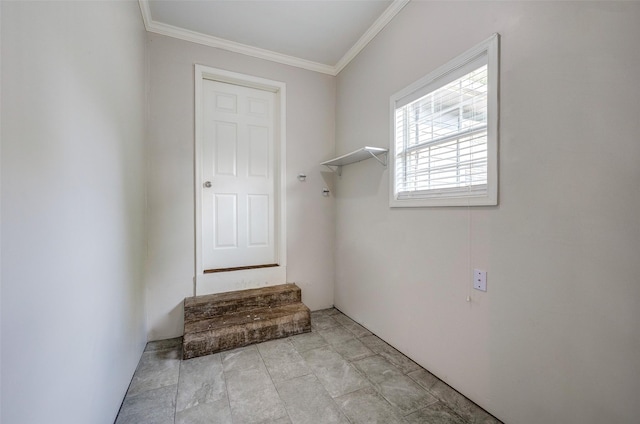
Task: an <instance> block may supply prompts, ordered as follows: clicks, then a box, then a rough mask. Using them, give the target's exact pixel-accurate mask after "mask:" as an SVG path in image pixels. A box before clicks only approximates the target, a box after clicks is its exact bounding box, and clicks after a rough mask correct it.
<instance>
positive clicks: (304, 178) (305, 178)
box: [298, 172, 307, 182]
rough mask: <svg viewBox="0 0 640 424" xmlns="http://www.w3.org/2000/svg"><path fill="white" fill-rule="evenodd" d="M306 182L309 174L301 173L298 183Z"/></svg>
mask: <svg viewBox="0 0 640 424" xmlns="http://www.w3.org/2000/svg"><path fill="white" fill-rule="evenodd" d="M306 180H307V174H305V173H303V172H301V173H299V174H298V181H302V182H304V181H306Z"/></svg>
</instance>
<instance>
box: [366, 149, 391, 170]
mask: <svg viewBox="0 0 640 424" xmlns="http://www.w3.org/2000/svg"><path fill="white" fill-rule="evenodd" d="M387 153H388V152H384V153H382V154H380V155H376V154H375V153H373V152H369V154H370V155H371V157H373V158H374V159H375V160H377V161H378V162H380V163H381V164H382V166H385V167H386V166H387ZM380 156H384V160H382V159H380Z"/></svg>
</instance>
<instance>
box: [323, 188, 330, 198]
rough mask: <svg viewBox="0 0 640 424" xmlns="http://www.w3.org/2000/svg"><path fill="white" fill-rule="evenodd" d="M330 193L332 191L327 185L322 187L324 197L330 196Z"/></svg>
mask: <svg viewBox="0 0 640 424" xmlns="http://www.w3.org/2000/svg"><path fill="white" fill-rule="evenodd" d="M329 193H331V190H329V189H328V188H326V187H325V188H323V189H322V195H323V196H324V197H329Z"/></svg>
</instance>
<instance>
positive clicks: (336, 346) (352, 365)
mask: <svg viewBox="0 0 640 424" xmlns="http://www.w3.org/2000/svg"><path fill="white" fill-rule="evenodd" d="M311 322H312V332H311V333H306V334H301V335H298V336H292V337H288V338H284V339H279V340H273V341H269V342H265V343H260V344H257V345H252V346H248V347H244V348H239V349H235V350H230V351H226V352H221V353H217V354H215V355H209V356H203V357H200V358H194V359H189V360H187V361H182V360H181V339H180V338H177V339H171V340H162V341H159V342H151V343H149V344H148V345H147V348H146V349H145V352H144V353H143V354H142V358H141V359H140V363H139V364H138V368H137V370H136V372H135V374H134V376H133V379H132V381H131V385H130V387H129V390H128V392H127V395H126V397H125V399H124V402H123V404H122V408H121V410H120V413H119V415H118V418H117V419H116V424H146V423H148V424H165V423H167V424H169V423H170V424H174V423H175V424H200V423H221V424H222V423H225V424H226V423H234V424H240V423H242V424H248V423H256V424H258V423H260V424H267V423H269V424H285V423H286V424H302V423H310V424H325V423H327V424H329V423H345V424H349V423H351V424H361V423H362V424H371V423H381V424H393V423H405V424H416V423H421V424H426V423H429V424H442V423H448V424H477V423H500V421H498V420H497V419H495V418H494V417H492V416H491V415H489V414H488V413H487V412H485V411H484V410H483V409H481V408H480V407H478V406H477V405H475V404H474V403H473V402H471V401H470V400H468V399H467V398H465V397H464V396H462V395H461V394H459V393H458V392H456V391H455V390H453V389H452V388H451V387H449V386H447V385H446V384H445V383H444V382H442V381H441V380H439V379H438V378H437V377H435V376H434V375H432V374H430V373H429V372H428V371H426V370H424V369H423V368H421V367H420V366H419V365H417V364H416V363H415V362H413V361H411V360H410V359H409V358H407V357H406V356H404V355H403V354H401V353H400V352H398V351H397V350H395V349H394V348H393V347H391V346H389V345H388V344H386V343H385V342H383V341H382V340H381V339H379V338H378V337H376V336H375V335H373V334H371V332H369V331H368V330H367V329H365V328H364V327H362V326H361V325H359V324H357V323H356V322H354V321H352V320H351V319H349V318H348V317H347V316H346V315H343V314H342V313H341V312H340V311H338V310H337V309H325V310H323V311H317V312H313V313H312V315H311Z"/></svg>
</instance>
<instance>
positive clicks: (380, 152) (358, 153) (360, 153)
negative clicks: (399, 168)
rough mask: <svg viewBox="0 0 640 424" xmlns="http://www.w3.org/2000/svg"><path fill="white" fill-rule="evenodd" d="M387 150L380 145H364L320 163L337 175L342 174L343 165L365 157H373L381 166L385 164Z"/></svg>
mask: <svg viewBox="0 0 640 424" xmlns="http://www.w3.org/2000/svg"><path fill="white" fill-rule="evenodd" d="M388 152H389V149H383V148H381V147H368V146H366V147H363V148H361V149H358V150H355V151H353V152H351V153H347V154H346V155H342V156H339V157H337V158H335V159H331V160H328V161H325V162H322V163H321V164H320V165H324V166H326V167H327V168H329V169H330V170H332V171H334V172H337V173H338V175H342V167H343V166H344V165H349V164H352V163H356V162H360V161H363V160H366V159H371V158H374V159H375V160H377V161H378V162H380V163H381V164H382V166H387V153H388ZM381 157H382V158H381Z"/></svg>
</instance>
